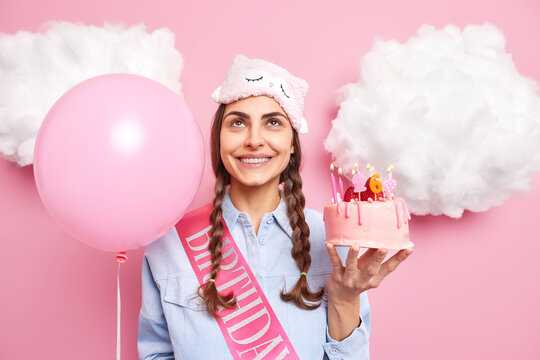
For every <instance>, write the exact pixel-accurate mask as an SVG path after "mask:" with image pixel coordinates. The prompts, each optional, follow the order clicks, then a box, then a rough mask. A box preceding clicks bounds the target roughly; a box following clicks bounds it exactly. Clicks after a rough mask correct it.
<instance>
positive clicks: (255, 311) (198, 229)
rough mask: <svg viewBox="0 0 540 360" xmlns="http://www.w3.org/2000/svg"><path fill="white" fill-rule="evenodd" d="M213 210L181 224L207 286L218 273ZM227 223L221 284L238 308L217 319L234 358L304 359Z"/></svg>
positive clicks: (198, 212) (207, 207)
mask: <svg viewBox="0 0 540 360" xmlns="http://www.w3.org/2000/svg"><path fill="white" fill-rule="evenodd" d="M212 209H213V205H212V204H211V203H210V204H207V205H205V206H203V207H201V208H199V209H197V210H194V211H192V212H190V213H188V214H186V215H185V216H184V217H183V218H182V219H181V220H180V221H179V222H178V223H177V224H176V230H177V232H178V235H179V236H180V241H181V242H182V245H183V247H184V250H185V252H186V254H187V257H188V259H189V262H190V263H191V266H192V267H193V271H195V275H196V276H197V279H198V280H199V283H200V284H201V285H203V284H206V283H208V281H209V280H210V272H211V270H212V257H211V255H210V251H209V250H208V245H209V241H210V234H209V232H210V229H211V227H212V225H211V224H210V219H209V217H210V213H211V212H212ZM221 222H222V223H223V226H224V232H223V237H222V239H223V240H222V241H223V247H222V254H223V260H222V261H221V268H220V271H219V273H218V276H217V278H216V279H215V284H216V286H217V289H218V291H219V293H220V294H228V293H229V292H231V291H232V292H233V293H234V295H235V296H236V299H237V306H236V307H235V308H233V309H223V308H222V309H220V310H219V311H218V315H219V317H217V318H216V320H217V323H218V325H219V328H220V329H221V332H222V333H223V336H224V337H225V340H226V342H227V345H228V346H229V350H230V351H231V354H232V356H233V358H234V359H241V360H246V359H250V360H251V359H256V360H261V359H291V360H292V359H295V360H298V359H299V358H298V355H296V352H295V351H294V349H293V347H292V345H291V342H290V341H289V338H288V337H287V335H286V334H285V331H284V330H283V327H282V326H281V324H280V323H279V320H278V318H277V317H276V315H275V313H274V311H273V310H272V307H271V306H270V304H269V303H268V300H267V299H266V296H265V295H264V293H263V291H262V289H261V287H260V286H259V283H258V282H257V280H256V279H255V276H254V275H253V273H252V272H251V269H250V268H249V266H248V264H247V263H246V261H245V259H244V257H243V256H242V254H241V253H240V250H238V247H237V245H236V243H235V242H234V240H233V238H232V236H231V233H230V232H229V229H228V228H227V225H226V224H225V221H223V219H222V220H221ZM203 286H204V285H203Z"/></svg>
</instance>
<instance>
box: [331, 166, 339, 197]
mask: <svg viewBox="0 0 540 360" xmlns="http://www.w3.org/2000/svg"><path fill="white" fill-rule="evenodd" d="M330 183H331V184H332V196H333V197H334V204H337V203H338V198H337V194H336V179H335V178H334V163H330Z"/></svg>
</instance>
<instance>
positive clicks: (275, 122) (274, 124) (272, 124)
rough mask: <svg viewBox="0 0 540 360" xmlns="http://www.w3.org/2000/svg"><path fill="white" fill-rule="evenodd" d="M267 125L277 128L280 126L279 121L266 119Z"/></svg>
mask: <svg viewBox="0 0 540 360" xmlns="http://www.w3.org/2000/svg"><path fill="white" fill-rule="evenodd" d="M268 125H270V126H279V125H281V121H279V120H278V119H268Z"/></svg>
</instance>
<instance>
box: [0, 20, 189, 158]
mask: <svg viewBox="0 0 540 360" xmlns="http://www.w3.org/2000/svg"><path fill="white" fill-rule="evenodd" d="M40 30H41V31H40V32H38V33H31V32H26V31H19V32H17V33H16V34H14V35H8V34H4V33H0V153H1V154H2V155H3V157H4V158H6V159H8V160H10V161H14V162H17V163H18V164H19V166H25V165H28V164H31V163H32V161H33V152H34V143H35V140H36V136H37V133H38V130H39V128H40V126H41V123H42V121H43V119H44V117H45V115H46V114H47V112H48V111H49V109H50V108H51V106H52V105H53V104H54V103H55V102H56V100H58V98H60V96H62V95H63V94H64V93H65V92H66V91H67V90H69V89H70V88H71V87H73V86H75V85H76V84H78V83H80V82H81V81H84V80H86V79H89V78H91V77H94V76H98V75H103V74H108V73H129V74H136V75H141V76H145V77H147V78H150V79H153V80H155V81H157V82H160V83H161V84H163V85H165V86H167V87H168V88H170V89H171V90H172V91H174V92H175V93H177V94H179V95H181V84H180V82H179V78H180V74H181V72H182V65H183V59H182V56H181V54H180V53H179V52H178V51H177V50H176V49H175V47H174V38H175V36H174V33H173V32H172V31H171V30H169V29H167V28H161V29H157V30H154V31H153V32H152V33H147V32H146V31H145V26H144V24H139V25H135V26H132V27H129V28H128V27H125V26H123V25H120V24H111V23H105V24H104V26H102V27H97V26H86V25H83V24H73V23H69V22H48V23H46V24H44V25H43V27H42V29H40Z"/></svg>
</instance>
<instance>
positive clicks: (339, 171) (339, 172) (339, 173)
mask: <svg viewBox="0 0 540 360" xmlns="http://www.w3.org/2000/svg"><path fill="white" fill-rule="evenodd" d="M337 173H338V175H340V176H341V173H342V171H341V166H340V167H338V171H337Z"/></svg>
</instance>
